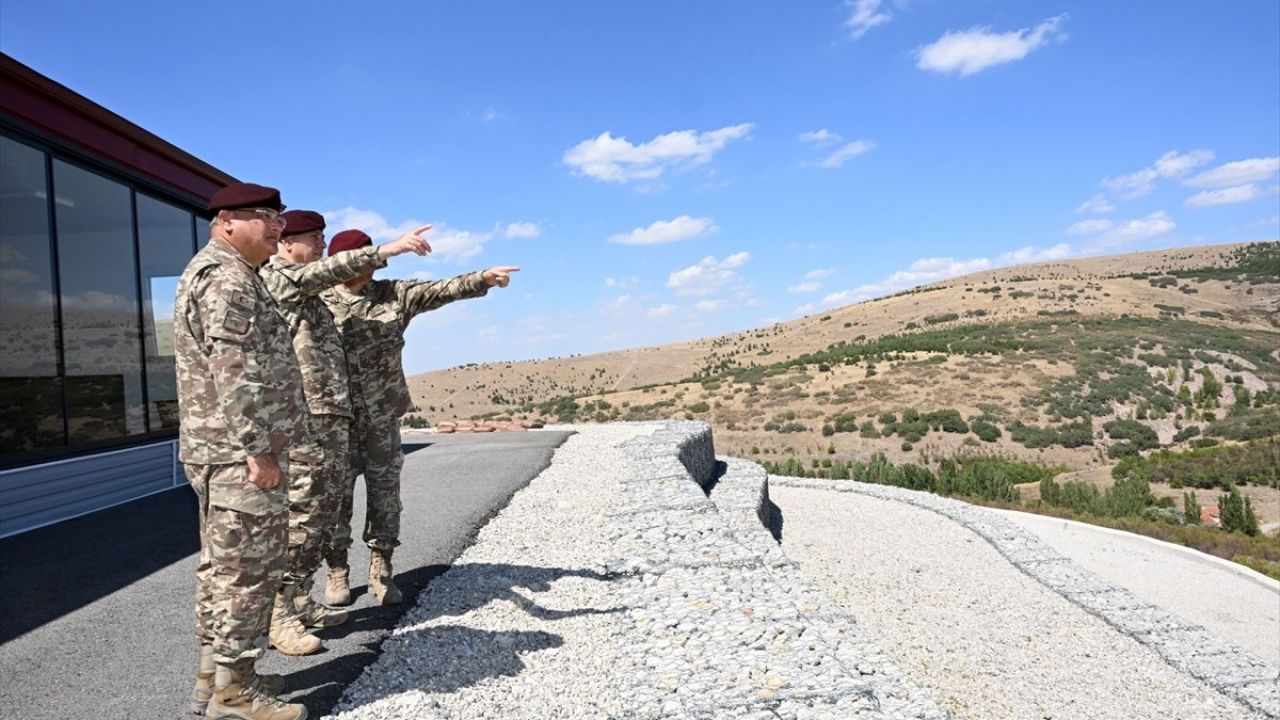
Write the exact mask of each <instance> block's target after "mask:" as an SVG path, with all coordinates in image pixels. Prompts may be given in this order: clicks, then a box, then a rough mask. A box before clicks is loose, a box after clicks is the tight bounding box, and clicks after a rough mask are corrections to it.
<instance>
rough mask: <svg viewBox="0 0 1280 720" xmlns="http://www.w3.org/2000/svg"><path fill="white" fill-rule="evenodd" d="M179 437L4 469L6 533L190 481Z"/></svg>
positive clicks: (1, 511)
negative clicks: (178, 445) (178, 456)
mask: <svg viewBox="0 0 1280 720" xmlns="http://www.w3.org/2000/svg"><path fill="white" fill-rule="evenodd" d="M177 452H178V451H177V441H175V440H168V441H165V442H160V443H152V444H149V445H142V446H139V447H131V448H125V449H122V450H112V451H107V452H101V453H92V454H89V455H86V456H82V457H75V458H68V459H66V460H58V461H54V462H50V463H40V464H37V465H27V466H23V467H17V468H10V469H8V470H0V538H4V537H8V536H10V535H16V534H18V533H22V532H26V531H28V530H34V529H36V528H38V527H43V526H45V525H50V524H52V523H55V522H60V521H62V520H67V519H69V518H73V517H78V516H80V515H84V514H86V513H90V512H95V511H97V510H101V509H103V508H108V507H111V506H113V505H119V504H120V503H123V502H128V501H130V500H135V499H137V498H140V497H143V496H145V495H152V494H154V493H158V492H163V491H165V490H170V489H172V488H174V487H176V486H179V485H183V484H185V483H186V476H185V475H184V474H183V472H182V464H181V463H179V462H178V459H177Z"/></svg>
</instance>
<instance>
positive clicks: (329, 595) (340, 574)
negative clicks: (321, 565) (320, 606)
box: [324, 558, 351, 605]
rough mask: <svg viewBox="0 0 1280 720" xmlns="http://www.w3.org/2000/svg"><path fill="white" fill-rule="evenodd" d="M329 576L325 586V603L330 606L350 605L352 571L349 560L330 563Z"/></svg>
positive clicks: (344, 559)
mask: <svg viewBox="0 0 1280 720" xmlns="http://www.w3.org/2000/svg"><path fill="white" fill-rule="evenodd" d="M328 565H329V576H328V577H327V578H326V580H325V584H324V601H325V602H326V603H328V604H329V605H350V604H351V586H350V585H348V582H349V580H350V575H351V570H350V568H348V567H347V559H346V558H343V559H342V562H335V561H332V560H330V561H328Z"/></svg>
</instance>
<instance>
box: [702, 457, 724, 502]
mask: <svg viewBox="0 0 1280 720" xmlns="http://www.w3.org/2000/svg"><path fill="white" fill-rule="evenodd" d="M728 470H729V464H728V463H726V462H724V461H723V460H717V461H716V467H715V469H714V470H712V471H711V479H709V480H707V482H706V484H705V485H703V484H702V483H698V486H699V487H701V488H702V492H703V493H705V494H706V496H707V497H711V491H712V490H715V489H716V485H718V484H719V483H720V478H722V477H724V474H725V472H727V471H728Z"/></svg>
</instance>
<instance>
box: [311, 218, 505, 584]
mask: <svg viewBox="0 0 1280 720" xmlns="http://www.w3.org/2000/svg"><path fill="white" fill-rule="evenodd" d="M372 242H373V241H372V240H371V239H370V238H369V236H368V235H366V234H364V233H363V232H360V231H359V230H347V231H344V232H341V233H338V234H337V235H335V236H334V238H333V241H332V242H331V243H330V245H329V254H330V255H333V254H335V253H338V252H342V251H344V250H350V249H352V248H357V247H364V246H366V245H370V244H371V243H372ZM516 270H519V268H517V267H509V266H503V267H494V268H490V269H488V270H485V271H483V272H472V273H467V274H466V275H460V276H458V277H456V278H453V279H451V280H435V281H430V282H427V281H414V280H374V279H373V273H372V272H370V273H367V274H366V275H364V276H362V277H360V278H357V279H356V280H354V281H351V282H347V283H345V284H344V285H341V286H338V287H335V288H332V289H329V290H326V291H324V292H323V293H321V295H320V297H321V298H323V299H324V302H325V304H326V305H328V306H329V309H330V310H331V311H333V318H334V320H335V321H337V325H338V331H339V332H340V333H342V343H343V347H345V348H346V351H347V368H348V371H349V373H350V376H351V378H350V379H351V400H352V406H353V408H354V410H355V423H354V424H353V428H352V436H351V437H352V442H351V448H352V450H351V454H350V458H351V461H350V464H349V467H348V469H347V474H346V478H345V482H344V484H343V487H342V490H343V498H342V507H341V509H340V510H339V515H338V520H337V526H336V527H335V528H334V532H333V540H332V542H331V543H330V545H329V547H328V549H327V550H326V552H325V560H326V562H327V564H328V566H329V578H328V582H327V585H326V588H325V600H326V602H330V603H335V602H339V601H341V600H343V599H346V600H347V601H348V602H349V598H350V589H349V587H348V582H349V580H348V577H349V573H348V566H347V550H348V548H350V547H351V542H352V540H351V507H352V494H353V492H354V489H355V482H356V476H357V474H358V470H357V456H363V458H364V482H365V490H366V492H367V493H368V510H367V517H366V520H365V526H364V541H365V543H366V544H368V546H369V548H370V549H371V551H372V552H371V557H370V563H369V591H370V592H371V593H373V595H374V597H376V598H377V599H378V601H379V602H381V603H382V604H384V605H392V604H395V603H398V602H400V601H401V599H402V598H401V594H400V589H399V588H397V587H396V584H395V580H394V577H393V574H392V568H391V554H392V552H393V550H394V549H395V547H396V546H397V545H399V544H400V510H401V505H400V468H401V466H402V465H403V462H404V460H403V457H402V455H401V452H400V418H401V417H402V416H403V415H404V414H405V412H407V411H408V409H409V405H410V404H411V400H410V396H409V386H408V383H407V382H406V381H405V376H404V367H403V365H402V364H401V351H402V350H403V349H404V332H405V329H406V328H407V327H408V325H409V321H410V320H412V319H413V318H414V317H416V316H417V315H420V314H421V313H424V312H427V311H428V310H434V309H435V308H438V307H440V306H442V305H445V304H447V303H450V302H453V301H454V300H461V299H465V298H476V297H482V296H484V295H485V294H487V293H488V292H489V288H490V287H495V286H497V287H506V286H507V284H508V283H509V282H510V281H511V273H512V272H515V271H516Z"/></svg>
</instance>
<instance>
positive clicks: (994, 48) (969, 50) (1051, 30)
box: [916, 15, 1067, 76]
mask: <svg viewBox="0 0 1280 720" xmlns="http://www.w3.org/2000/svg"><path fill="white" fill-rule="evenodd" d="M1066 17H1067V16H1066V15H1059V16H1057V17H1052V18H1049V19H1048V20H1045V21H1044V22H1042V23H1040V24H1039V25H1037V26H1036V27H1035V28H1034V29H1030V28H1023V29H1021V30H1013V31H1010V32H1006V33H996V32H992V31H991V30H990V29H989V28H984V27H974V28H970V29H968V30H963V31H959V32H948V33H946V34H944V35H943V36H942V37H941V38H939V39H938V40H936V41H934V42H933V43H932V44H930V45H926V46H925V47H923V48H921V49H920V50H919V51H918V52H917V63H916V67H918V68H920V69H921V70H933V71H936V72H940V73H959V74H960V75H961V76H967V75H973V74H974V73H976V72H980V71H982V70H985V69H987V68H989V67H993V66H995V65H1001V64H1003V63H1007V62H1013V61H1015V60H1021V59H1023V58H1025V57H1026V56H1027V55H1028V54H1030V53H1031V51H1032V50H1035V49H1037V48H1040V47H1043V46H1045V45H1047V44H1049V42H1050V41H1054V40H1057V41H1059V42H1061V41H1063V40H1066V39H1067V35H1066V33H1064V32H1062V31H1061V30H1060V29H1059V28H1060V26H1061V25H1062V23H1063V21H1064V20H1066Z"/></svg>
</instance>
